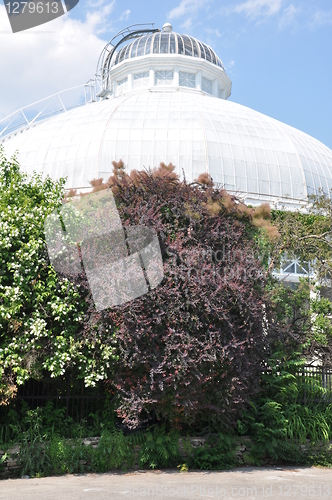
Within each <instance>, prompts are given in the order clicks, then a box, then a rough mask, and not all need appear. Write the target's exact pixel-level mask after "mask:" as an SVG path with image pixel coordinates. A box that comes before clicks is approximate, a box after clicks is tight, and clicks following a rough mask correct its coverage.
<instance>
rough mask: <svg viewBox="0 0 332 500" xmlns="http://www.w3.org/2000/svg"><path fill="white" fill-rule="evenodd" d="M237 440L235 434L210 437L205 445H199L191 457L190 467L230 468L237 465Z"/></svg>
mask: <svg viewBox="0 0 332 500" xmlns="http://www.w3.org/2000/svg"><path fill="white" fill-rule="evenodd" d="M235 449H236V441H235V438H234V437H233V436H230V435H224V434H219V435H218V436H214V437H212V436H211V437H210V438H209V439H208V440H207V442H206V443H205V445H204V447H197V448H196V449H195V451H194V453H193V454H192V456H191V457H190V459H189V467H191V468H193V469H203V470H219V469H230V468H232V467H234V466H235V463H236V461H235Z"/></svg>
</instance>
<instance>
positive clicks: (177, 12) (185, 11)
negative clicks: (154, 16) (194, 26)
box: [168, 0, 208, 19]
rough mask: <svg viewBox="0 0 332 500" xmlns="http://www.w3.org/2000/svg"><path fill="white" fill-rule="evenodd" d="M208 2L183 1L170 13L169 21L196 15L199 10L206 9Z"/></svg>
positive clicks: (196, 0) (204, 0)
mask: <svg viewBox="0 0 332 500" xmlns="http://www.w3.org/2000/svg"><path fill="white" fill-rule="evenodd" d="M207 3H208V1H206V0H182V1H181V2H180V4H179V5H178V6H177V7H175V8H174V9H172V10H171V11H170V12H169V13H168V17H169V19H178V18H179V17H183V16H188V15H193V14H196V13H197V11H198V10H199V9H201V8H202V7H205V6H206V5H207Z"/></svg>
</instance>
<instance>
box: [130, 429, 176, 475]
mask: <svg viewBox="0 0 332 500" xmlns="http://www.w3.org/2000/svg"><path fill="white" fill-rule="evenodd" d="M144 437H145V440H144V442H143V443H142V446H141V450H140V458H139V461H140V464H141V465H142V467H144V466H146V465H147V466H148V467H149V468H150V469H155V468H157V467H158V468H160V467H172V466H174V465H175V464H176V463H177V460H178V458H179V445H178V442H179V434H178V432H176V431H171V432H169V433H168V434H166V433H165V428H164V427H158V426H155V427H154V429H153V430H150V429H149V430H148V431H147V432H146V434H145V436H144Z"/></svg>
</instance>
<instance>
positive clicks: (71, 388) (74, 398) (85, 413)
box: [15, 377, 107, 422]
mask: <svg viewBox="0 0 332 500" xmlns="http://www.w3.org/2000/svg"><path fill="white" fill-rule="evenodd" d="M106 396H107V394H106V392H105V391H104V390H103V388H102V386H99V387H97V388H93V387H92V388H87V387H85V386H84V381H83V380H75V379H74V378H73V377H67V378H66V379H63V380H41V381H38V380H32V379H31V380H28V381H27V382H26V383H25V384H24V386H21V387H20V388H19V389H18V393H17V396H16V398H15V401H16V404H17V405H18V406H20V403H21V402H22V401H25V402H26V403H27V404H28V406H29V408H31V409H33V408H37V407H38V406H45V404H46V403H47V402H49V401H52V402H53V407H54V408H55V409H60V408H63V409H64V410H65V415H66V417H71V418H73V420H75V421H76V422H80V421H82V420H86V421H87V420H88V419H89V415H90V414H94V413H96V411H97V410H98V409H99V410H100V409H102V407H103V403H104V401H105V399H106Z"/></svg>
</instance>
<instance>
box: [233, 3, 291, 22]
mask: <svg viewBox="0 0 332 500" xmlns="http://www.w3.org/2000/svg"><path fill="white" fill-rule="evenodd" d="M283 2H284V0H246V2H243V3H241V4H238V5H236V6H235V7H234V12H237V13H238V14H245V15H246V16H247V17H251V18H254V19H256V18H259V17H270V16H273V15H274V14H277V13H278V12H279V11H280V9H281V7H282V4H283Z"/></svg>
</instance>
